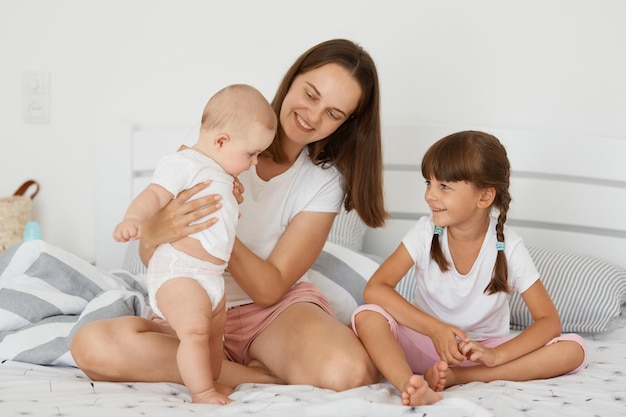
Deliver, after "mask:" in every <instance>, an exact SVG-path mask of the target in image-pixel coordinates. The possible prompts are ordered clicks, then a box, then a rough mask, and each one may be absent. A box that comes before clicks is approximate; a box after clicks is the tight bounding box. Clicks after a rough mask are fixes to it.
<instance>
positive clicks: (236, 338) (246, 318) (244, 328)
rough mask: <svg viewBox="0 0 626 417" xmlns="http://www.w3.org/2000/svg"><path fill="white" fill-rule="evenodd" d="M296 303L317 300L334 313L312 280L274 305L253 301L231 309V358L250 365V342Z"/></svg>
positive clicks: (227, 332)
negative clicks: (263, 305)
mask: <svg viewBox="0 0 626 417" xmlns="http://www.w3.org/2000/svg"><path fill="white" fill-rule="evenodd" d="M295 303H313V304H315V305H317V306H319V307H320V308H321V309H322V310H324V311H325V312H327V313H328V314H329V315H331V316H334V313H333V310H332V308H331V306H330V304H328V300H327V299H326V297H325V296H324V294H322V292H321V291H320V290H319V289H318V288H317V287H316V286H315V285H313V284H311V283H308V282H301V283H299V284H296V285H294V286H293V287H292V288H291V289H290V290H289V291H287V293H286V294H285V295H283V296H282V297H281V298H280V300H278V302H276V304H274V305H272V306H270V307H258V306H257V305H256V304H254V303H252V304H244V305H242V306H239V307H234V308H231V309H229V310H228V311H227V312H226V328H225V329H224V351H225V353H226V356H227V357H228V359H230V360H231V361H233V362H237V363H240V364H243V365H248V363H250V356H249V349H250V345H251V344H252V342H253V341H254V339H255V338H256V337H257V335H259V333H261V332H262V331H263V330H264V329H265V328H266V327H267V326H269V325H270V324H271V323H272V322H273V321H274V320H275V319H276V317H278V315H279V314H280V313H282V312H283V311H284V310H285V309H286V308H287V307H289V306H291V305H293V304H295Z"/></svg>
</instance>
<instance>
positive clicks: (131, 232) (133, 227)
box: [113, 220, 141, 242]
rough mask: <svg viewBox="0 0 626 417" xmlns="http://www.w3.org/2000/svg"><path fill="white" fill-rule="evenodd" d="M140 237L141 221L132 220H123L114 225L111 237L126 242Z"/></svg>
mask: <svg viewBox="0 0 626 417" xmlns="http://www.w3.org/2000/svg"><path fill="white" fill-rule="evenodd" d="M140 237H141V223H139V222H136V221H134V220H123V221H122V222H121V223H120V224H118V225H117V226H116V227H115V230H114V231H113V239H115V241H117V242H128V241H129V240H137V239H139V238H140Z"/></svg>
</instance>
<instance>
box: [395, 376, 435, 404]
mask: <svg viewBox="0 0 626 417" xmlns="http://www.w3.org/2000/svg"><path fill="white" fill-rule="evenodd" d="M442 398H443V397H442V396H441V395H440V394H437V393H436V392H435V391H433V390H432V389H431V388H430V387H429V386H428V383H427V382H426V381H425V380H424V378H422V377H421V376H419V375H413V376H412V377H411V378H410V379H409V382H408V383H407V384H406V386H405V387H404V390H403V391H402V405H409V406H418V405H430V404H434V403H436V402H437V401H439V400H441V399H442Z"/></svg>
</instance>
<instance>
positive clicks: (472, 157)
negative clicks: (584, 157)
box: [422, 131, 511, 294]
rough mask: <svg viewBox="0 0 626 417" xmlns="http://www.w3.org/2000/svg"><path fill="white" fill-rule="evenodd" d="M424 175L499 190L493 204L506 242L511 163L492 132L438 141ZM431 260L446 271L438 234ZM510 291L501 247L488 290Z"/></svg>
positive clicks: (499, 231)
mask: <svg viewBox="0 0 626 417" xmlns="http://www.w3.org/2000/svg"><path fill="white" fill-rule="evenodd" d="M422 175H423V176H424V178H425V179H426V180H429V179H431V178H435V179H437V180H438V181H444V182H445V181H449V182H458V181H467V182H471V183H473V184H474V185H475V186H476V187H478V188H491V187H493V188H494V189H495V191H496V197H495V199H494V202H493V205H494V206H495V207H497V208H498V209H499V210H500V214H499V215H498V223H497V224H496V237H497V239H498V242H502V243H504V223H505V222H506V216H507V212H508V211H509V205H510V203H511V195H510V194H509V182H510V175H511V165H510V163H509V159H508V156H507V153H506V149H505V148H504V146H503V145H502V144H501V143H500V141H499V140H498V139H497V138H496V137H495V136H493V135H490V134H488V133H484V132H477V131H463V132H458V133H453V134H451V135H449V136H446V137H445V138H443V139H440V140H439V141H437V142H435V143H434V144H433V145H432V146H431V147H430V148H429V149H428V151H426V154H424V158H423V160H422ZM430 254H431V257H432V259H434V260H435V262H437V264H438V265H439V268H440V269H441V271H443V272H445V271H447V270H448V269H449V267H450V265H449V263H448V261H447V260H446V258H445V257H444V255H443V252H442V250H441V245H440V242H439V236H438V235H437V234H434V235H433V241H432V246H431V249H430ZM499 291H503V292H507V293H508V292H510V286H509V283H508V264H507V260H506V256H505V255H504V251H502V250H498V255H497V258H496V264H495V265H494V268H493V275H492V278H491V281H490V282H489V285H488V286H487V288H485V292H486V293H488V294H493V293H496V292H499Z"/></svg>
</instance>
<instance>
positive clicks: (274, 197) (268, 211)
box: [224, 148, 344, 307]
mask: <svg viewBox="0 0 626 417" xmlns="http://www.w3.org/2000/svg"><path fill="white" fill-rule="evenodd" d="M239 180H240V181H241V183H242V184H243V186H244V188H245V192H244V201H243V203H242V204H241V205H240V211H241V218H240V219H239V224H238V226H237V237H238V238H239V239H240V240H241V241H242V242H243V243H244V244H245V245H246V246H247V247H248V248H249V249H250V250H252V251H253V252H254V253H256V254H257V255H258V256H259V257H261V258H263V259H267V258H268V257H269V255H270V254H271V252H272V250H273V249H274V247H275V246H276V243H277V242H278V239H279V238H280V237H281V235H282V234H283V232H284V231H285V229H286V228H287V226H288V225H289V223H290V222H291V220H292V219H293V218H294V217H295V216H296V215H297V214H298V213H300V212H302V211H312V212H332V213H338V212H339V210H340V208H341V204H342V202H343V199H344V191H343V187H342V177H341V174H340V173H339V171H337V169H336V168H334V167H329V168H322V167H321V166H318V165H315V164H313V162H311V160H310V159H309V155H308V150H307V149H306V148H305V149H304V150H303V151H302V152H301V153H300V155H299V156H298V159H297V160H296V161H295V162H294V164H293V165H292V166H291V167H290V168H289V169H288V170H287V171H285V172H283V173H282V174H280V175H277V176H276V177H274V178H272V179H270V180H269V181H264V180H262V179H261V178H259V176H258V175H257V173H256V167H255V166H253V167H251V168H250V169H249V170H248V171H245V172H243V173H242V174H241V175H240V176H239ZM224 279H225V283H226V304H227V307H234V306H238V305H243V304H248V303H251V302H252V300H251V299H250V297H248V295H247V294H246V293H245V292H244V291H243V290H242V289H241V287H239V285H238V284H237V283H236V282H235V281H234V280H233V278H232V277H231V276H230V274H228V272H226V273H225V274H224ZM258 279H263V277H262V276H259V277H258ZM307 279H308V278H307V276H306V274H305V275H304V276H303V277H302V278H300V281H302V280H307Z"/></svg>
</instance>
